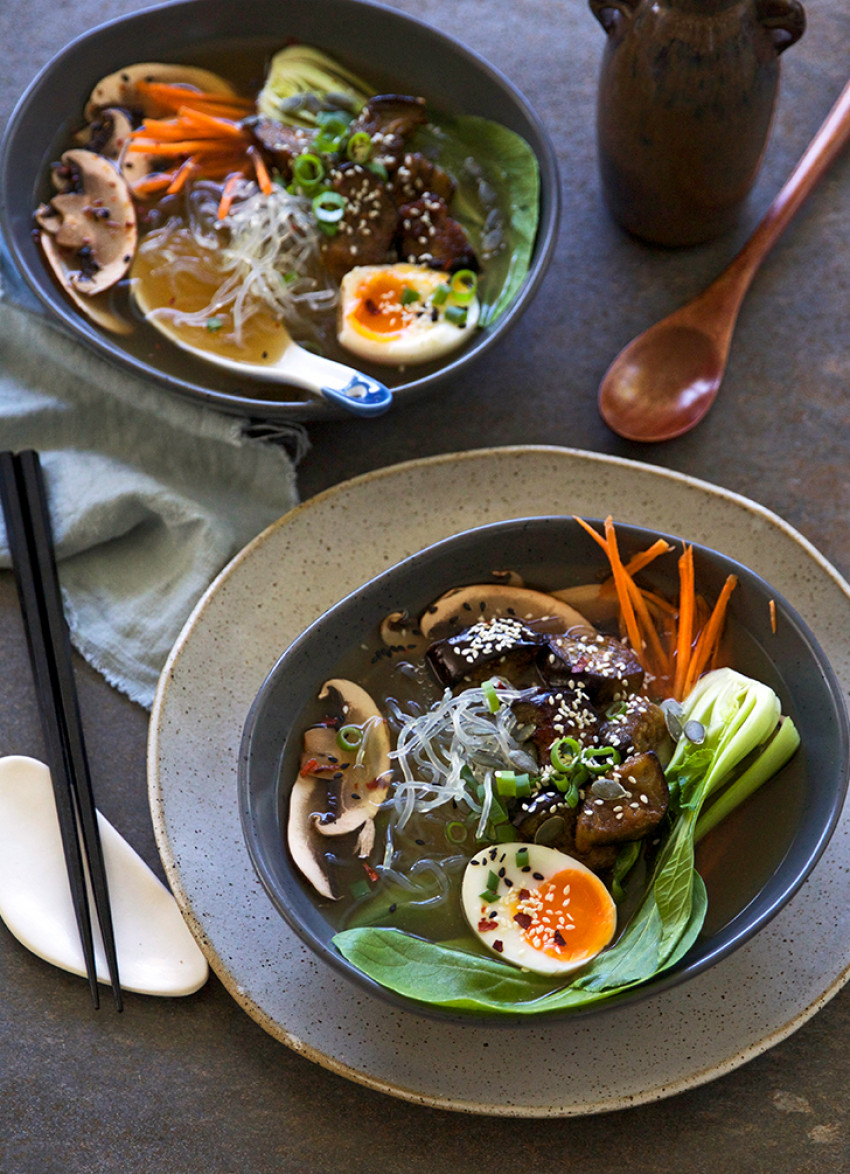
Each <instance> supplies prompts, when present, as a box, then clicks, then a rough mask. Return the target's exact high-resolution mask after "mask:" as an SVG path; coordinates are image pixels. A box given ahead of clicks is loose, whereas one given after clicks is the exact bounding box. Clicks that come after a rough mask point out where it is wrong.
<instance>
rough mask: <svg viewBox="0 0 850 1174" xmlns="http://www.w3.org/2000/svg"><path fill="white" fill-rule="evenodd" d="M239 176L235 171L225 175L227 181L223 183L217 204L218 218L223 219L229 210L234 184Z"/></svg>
mask: <svg viewBox="0 0 850 1174" xmlns="http://www.w3.org/2000/svg"><path fill="white" fill-rule="evenodd" d="M240 178H241V176H240V175H238V174H237V173H236V172H234V173H233V175H229V176H228V177H227V182H226V183H225V185H224V190H223V191H222V193H221V199H220V201H219V204H218V218H219V220H224V218H225V216H226V215H227V213H228V212H229V211H230V205H231V204H232V203H233V195H234V192H235V191H236V185H237V183H238V182H239V180H240Z"/></svg>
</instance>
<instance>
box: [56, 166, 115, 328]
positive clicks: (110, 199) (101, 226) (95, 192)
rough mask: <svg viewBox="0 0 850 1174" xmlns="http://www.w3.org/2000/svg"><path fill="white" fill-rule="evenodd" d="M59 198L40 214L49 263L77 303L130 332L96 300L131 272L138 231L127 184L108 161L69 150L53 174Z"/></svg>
mask: <svg viewBox="0 0 850 1174" xmlns="http://www.w3.org/2000/svg"><path fill="white" fill-rule="evenodd" d="M53 182H54V185H55V186H56V187H57V188H59V191H58V194H57V195H55V196H54V197H53V199H52V200H51V201H50V203H49V204H42V205H40V207H39V208H38V209H37V210H36V214H35V219H36V222H37V223H38V225H39V226H40V228H41V229H42V232H41V244H42V247H43V249H44V254H45V257H46V258H47V261H48V264H49V265H50V267H51V268H52V269H53V271H54V273H55V274H56V276H57V278H58V279H59V282H60V283H61V285H62V286H63V287H64V288H65V289H66V290H67V292H68V293H69V295H70V296H71V298H72V299H73V300H74V302H75V303H76V304H77V305H78V306H79V307H80V309H81V310H82V311H83V312H84V313H85V314H87V315H88V316H89V317H91V318H92V319H94V320H95V321H97V322H99V324H100V325H105V326H106V327H107V328H109V329H118V330H119V331H120V332H121V333H126V330H127V324H126V323H125V324H122V323H121V322H120V320H119V319H117V318H115V316H114V315H113V314H112V312H111V311H109V310H107V309H106V308H105V307H104V306H103V302H102V300H101V301H100V302H97V303H95V302H93V301H90V299H94V298H95V297H96V296H97V295H99V294H102V293H103V292H104V291H105V290H108V289H110V288H111V287H112V286H113V285H115V284H116V282H118V281H120V280H121V278H122V277H123V276H124V274H125V273H126V272H127V270H128V269H129V267H130V264H131V262H132V260H133V254H134V252H135V250H136V241H137V238H138V232H137V227H136V212H135V209H134V207H133V201H132V199H131V197H130V192H129V189H128V187H127V184H126V183H125V181H124V180H123V179H122V178H121V176H120V174H119V173H118V170H117V168H116V167H115V164H114V163H112V162H111V161H110V160H109V159H105V158H103V156H101V155H96V154H95V153H94V152H93V151H86V150H84V149H82V148H79V149H75V150H72V151H66V152H65V154H64V155H63V156H62V160H61V163H60V164H59V166H58V167H56V168H55V169H54V172H53Z"/></svg>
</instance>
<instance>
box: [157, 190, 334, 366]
mask: <svg viewBox="0 0 850 1174" xmlns="http://www.w3.org/2000/svg"><path fill="white" fill-rule="evenodd" d="M239 187H240V190H239V191H238V192H237V195H238V196H239V197H240V198H239V199H238V201H234V204H233V206H232V209H231V211H230V213H229V214H228V216H227V217H226V218H224V219H221V218H219V216H218V205H219V200H220V198H221V192H220V189H219V187H218V186H217V185H216V184H212V183H208V182H201V183H198V184H197V185H195V187H194V188H193V189H192V190H191V192H190V193H189V196H188V198H187V201H186V207H187V217H186V219H185V220H183V219H182V218H178V217H170V218H169V219H168V221H167V222H166V223H165V225H163V227H162V228H159V229H155V230H154V231H153V232H151V233H149V234H148V235H147V236H146V237H145V238H144V239H143V240H142V242H141V244H140V246H139V254H140V257H141V258H142V259H143V260H150V262H151V270H150V275H151V277H152V278H154V279H156V280H160V281H167V282H168V283H169V285H170V287H171V289H172V290H173V295H174V300H175V301H177V300H179V296H180V290H181V278H182V277H183V276H184V275H185V274H190V275H191V277H192V279H193V283H197V284H198V285H201V286H203V287H205V288H209V289H210V291H211V294H210V299H209V301H207V302H206V304H204V305H202V306H200V307H197V308H195V309H193V310H191V311H189V310H181V309H178V308H176V307H175V306H173V305H165V306H161V307H160V308H158V309H156V310H154V311H152V316H156V317H160V318H167V319H169V320H170V321H172V322H173V323H174V324H175V325H184V326H196V327H200V328H207V329H210V323H211V322H212V323H213V324H215V323H216V321H217V320H218V318H219V316H221V315H224V314H228V315H229V318H230V321H231V322H232V328H231V329H230V330H224V331H223V332H222V334H221V340H222V341H225V340H226V341H228V342H233V343H234V344H235V345H237V346H242V345H243V342H244V330H245V325H246V323H247V322H248V321H250V319H251V318H253V317H254V316H255V315H256V314H258V313H259V312H260V311H261V309H262V308H265V309H267V310H268V311H270V312H271V313H272V315H273V316H274V317H275V318H277V319H279V320H282V321H284V322H285V323H286V325H287V327H288V328H289V330H290V332H292V333H297V334H299V336H301V337H303V338H309V337H316V336H317V322H318V321H320V320H321V316H322V315H323V314H325V313H326V312H327V311H333V310H334V308H335V307H336V304H337V301H338V292H337V290H336V288H335V287H334V285H333V283H332V282H331V280H330V278H329V277H328V276H327V274H326V273H325V272H324V270H323V269H322V265H321V261H320V258H319V239H320V238H319V232H318V229H317V228H316V225H315V221H314V220H313V219H312V218H311V217H310V215H309V209H310V201H309V200H308V199H306V197H303V196H298V195H293V194H291V193H289V192H287V191H286V189H285V188H283V187H280V186H276V187H275V188H274V189H273V190H272V192H271V193H270V194H269V195H268V196H266V195H263V194H262V193H261V192H258V191H257V190H256V188H255V187H254V185H253V184H251V183H250V182H249V181H247V180H242V181H240V185H239Z"/></svg>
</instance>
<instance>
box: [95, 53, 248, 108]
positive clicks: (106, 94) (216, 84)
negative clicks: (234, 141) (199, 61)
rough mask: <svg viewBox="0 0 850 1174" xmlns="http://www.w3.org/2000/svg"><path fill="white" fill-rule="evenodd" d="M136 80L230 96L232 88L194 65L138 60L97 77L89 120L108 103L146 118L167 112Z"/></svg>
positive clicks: (220, 78)
mask: <svg viewBox="0 0 850 1174" xmlns="http://www.w3.org/2000/svg"><path fill="white" fill-rule="evenodd" d="M139 82H165V83H166V84H168V85H178V86H191V87H192V88H193V89H196V90H203V91H205V92H206V93H210V94H227V95H228V96H229V97H233V96H234V95H235V94H236V91H235V90H234V89H233V86H231V84H230V82H228V81H225V79H224V78H223V77H219V75H218V74H217V73H212V72H211V71H210V70H209V69H199V68H198V67H197V66H194V65H179V64H172V63H166V62H158V61H142V62H139V63H138V64H136V65H128V66H126V68H124V69H119V70H117V71H116V72H115V73H110V74H108V75H107V76H106V77H104V78H101V80H100V81H99V82H98V83H97V85H96V86H95V87H94V89H93V90H92V92H91V94H90V95H89V100H88V102H87V103H86V107H85V117H86V119H87V120H89V121H91V119H93V118H94V117H95V115H96V114H98V113H99V112H100V111H101V110H105V109H106V108H107V107H109V106H121V107H124V108H125V109H129V110H137V111H139V113H141V114H144V115H146V116H147V117H149V118H158V117H159V116H161V115H162V114H165V113H168V112H167V111H166V110H164V109H163V107H162V106H161V105H159V104H158V103H157V102H156V101H154V100H153V99H152V98H150V96H148V95H146V94H143V93H142V92H141V91H140V90H139Z"/></svg>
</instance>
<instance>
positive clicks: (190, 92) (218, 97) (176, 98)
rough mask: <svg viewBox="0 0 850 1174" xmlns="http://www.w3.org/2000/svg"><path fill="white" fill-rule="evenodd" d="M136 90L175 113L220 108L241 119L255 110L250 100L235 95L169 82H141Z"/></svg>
mask: <svg viewBox="0 0 850 1174" xmlns="http://www.w3.org/2000/svg"><path fill="white" fill-rule="evenodd" d="M136 89H137V90H138V92H139V94H141V95H142V96H143V97H147V98H150V99H151V101H153V102H156V103H158V104H159V105H160V106H163V107H165V108H167V109H168V108H171V109H173V110H175V111H176V110H177V109H179V107H180V106H190V105H191V106H195V107H198V106H200V107H201V108H202V109H206V110H209V108H210V107H211V106H218V107H221V109H222V110H231V111H233V112H234V113H235V114H236V116H237V117H241V116H243V115H245V114H248V113H250V112H251V111H252V110H253V109H254V103H253V102H252V101H251V100H250V99H248V98H239V97H237V96H236V95H235V94H214V93H211V92H208V91H205V90H195V89H193V88H192V87H190V86H181V85H177V84H174V83H169V82H147V81H140V82H138V83H137V84H136Z"/></svg>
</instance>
